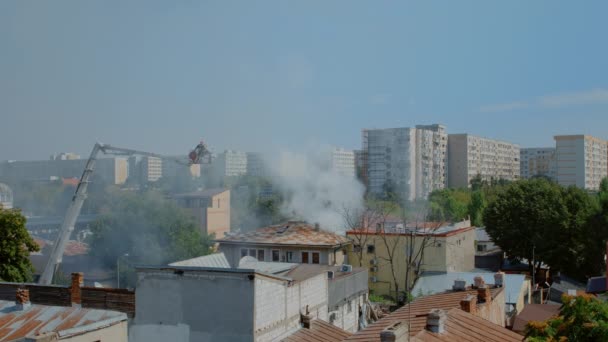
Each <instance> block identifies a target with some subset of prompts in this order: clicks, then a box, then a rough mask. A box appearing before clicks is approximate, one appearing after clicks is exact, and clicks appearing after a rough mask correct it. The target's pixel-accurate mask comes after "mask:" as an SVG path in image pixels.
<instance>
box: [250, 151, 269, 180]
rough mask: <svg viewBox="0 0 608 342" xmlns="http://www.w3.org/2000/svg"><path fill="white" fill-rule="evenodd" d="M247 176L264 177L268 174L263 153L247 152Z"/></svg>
mask: <svg viewBox="0 0 608 342" xmlns="http://www.w3.org/2000/svg"><path fill="white" fill-rule="evenodd" d="M246 154H247V175H248V176H256V177H262V176H265V175H267V174H268V170H267V168H268V167H267V165H266V161H265V160H264V157H263V156H262V154H261V153H258V152H247V153H246Z"/></svg>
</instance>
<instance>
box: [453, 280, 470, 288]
mask: <svg viewBox="0 0 608 342" xmlns="http://www.w3.org/2000/svg"><path fill="white" fill-rule="evenodd" d="M466 289H467V282H466V281H464V280H463V279H456V280H454V285H453V286H452V290H454V291H464V290H466Z"/></svg>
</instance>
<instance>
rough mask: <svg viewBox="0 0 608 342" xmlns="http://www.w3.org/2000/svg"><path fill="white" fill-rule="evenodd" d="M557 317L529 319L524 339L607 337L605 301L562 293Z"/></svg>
mask: <svg viewBox="0 0 608 342" xmlns="http://www.w3.org/2000/svg"><path fill="white" fill-rule="evenodd" d="M562 302H563V303H564V305H563V306H562V308H561V309H560V314H559V316H558V317H555V318H552V319H549V320H547V321H545V322H534V321H533V322H529V323H528V325H527V327H526V337H527V339H526V341H531V342H540V341H608V304H607V303H605V302H602V301H600V300H598V299H596V298H595V297H593V296H591V295H583V296H576V297H572V296H567V295H564V296H563V297H562Z"/></svg>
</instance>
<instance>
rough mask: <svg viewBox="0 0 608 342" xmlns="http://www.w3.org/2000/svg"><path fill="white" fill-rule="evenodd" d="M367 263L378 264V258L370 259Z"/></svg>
mask: <svg viewBox="0 0 608 342" xmlns="http://www.w3.org/2000/svg"><path fill="white" fill-rule="evenodd" d="M369 264H370V265H372V266H375V265H378V259H370V261H369Z"/></svg>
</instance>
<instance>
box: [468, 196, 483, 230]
mask: <svg viewBox="0 0 608 342" xmlns="http://www.w3.org/2000/svg"><path fill="white" fill-rule="evenodd" d="M486 205H487V203H486V197H485V195H484V193H483V191H481V190H477V191H474V192H473V193H472V194H471V202H470V203H469V207H468V211H469V215H470V217H471V224H472V225H474V226H477V227H482V226H483V211H484V209H485V208H486Z"/></svg>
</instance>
